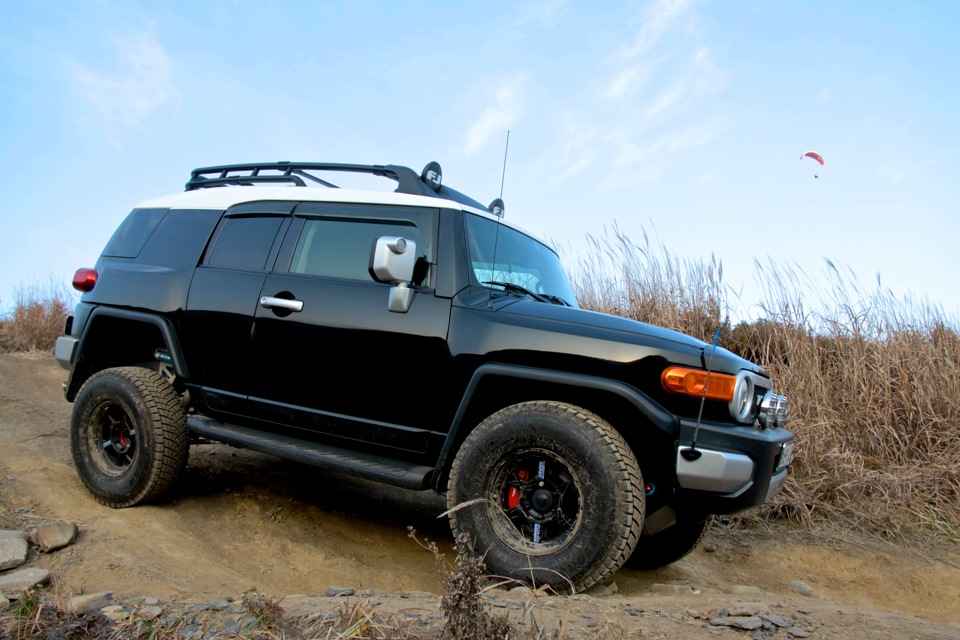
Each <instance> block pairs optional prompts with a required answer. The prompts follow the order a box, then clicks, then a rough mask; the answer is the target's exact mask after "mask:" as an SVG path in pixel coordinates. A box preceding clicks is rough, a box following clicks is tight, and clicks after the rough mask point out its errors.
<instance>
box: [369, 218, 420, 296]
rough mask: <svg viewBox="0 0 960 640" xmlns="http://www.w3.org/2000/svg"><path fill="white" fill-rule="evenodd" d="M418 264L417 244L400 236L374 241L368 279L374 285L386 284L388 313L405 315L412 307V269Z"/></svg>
mask: <svg viewBox="0 0 960 640" xmlns="http://www.w3.org/2000/svg"><path fill="white" fill-rule="evenodd" d="M416 264H417V243H416V242H414V241H413V240H407V239H406V238H401V237H399V236H382V237H380V238H377V241H376V243H375V244H374V245H373V252H372V253H371V254H370V275H372V276H373V279H374V280H376V281H377V282H389V283H391V284H393V287H391V288H390V299H389V301H388V304H387V307H388V308H389V309H390V311H395V312H397V313H406V312H407V311H409V310H410V305H411V304H412V303H413V294H414V290H413V289H411V288H410V282H411V281H412V280H413V269H414V267H415V266H416Z"/></svg>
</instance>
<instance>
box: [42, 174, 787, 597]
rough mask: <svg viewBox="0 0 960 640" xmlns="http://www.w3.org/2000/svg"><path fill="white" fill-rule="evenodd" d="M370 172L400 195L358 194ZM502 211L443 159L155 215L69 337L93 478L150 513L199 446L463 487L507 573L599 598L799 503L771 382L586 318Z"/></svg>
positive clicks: (129, 238) (95, 275)
mask: <svg viewBox="0 0 960 640" xmlns="http://www.w3.org/2000/svg"><path fill="white" fill-rule="evenodd" d="M351 174H366V176H367V177H368V178H369V177H370V176H378V177H380V178H381V179H383V178H386V179H390V180H392V181H393V182H394V183H396V184H395V186H396V190H395V191H394V192H389V191H368V190H357V189H340V188H336V184H335V183H334V182H333V181H334V180H337V181H340V180H338V178H336V177H331V176H340V177H341V178H345V177H346V176H348V175H351ZM308 184H309V186H312V187H315V188H308ZM388 184H392V183H388ZM503 210H504V207H503V202H502V201H500V200H499V199H497V200H495V201H494V202H493V203H492V204H491V205H490V206H489V207H487V206H483V205H482V204H481V203H479V202H477V201H476V200H473V199H472V198H469V197H467V196H466V195H464V194H462V193H459V192H457V191H454V190H453V189H450V188H449V187H447V186H446V185H444V184H442V178H441V171H440V167H439V165H437V164H436V163H430V164H429V165H427V167H426V168H425V169H424V170H423V172H421V173H420V174H417V173H416V172H415V171H413V170H411V169H409V168H406V167H401V166H394V165H385V166H383V165H372V166H368V165H345V164H322V163H287V162H281V163H264V164H248V165H229V166H220V167H208V168H202V169H196V170H195V171H193V172H192V174H191V178H190V180H189V182H187V184H186V191H185V192H182V193H178V194H175V195H170V196H166V197H162V198H157V199H155V200H148V201H146V202H143V203H141V204H139V205H137V206H136V207H135V208H134V209H133V211H132V212H131V213H130V214H129V215H128V216H127V217H126V219H125V220H124V221H123V222H122V223H121V224H120V226H119V227H118V228H117V230H116V232H115V233H114V234H113V236H112V238H111V239H110V241H109V242H108V243H107V245H106V248H105V249H104V250H103V253H102V254H101V256H100V258H99V260H98V261H97V263H96V266H95V268H92V269H80V270H78V271H77V273H76V275H75V277H74V282H73V284H74V287H76V288H77V289H79V290H80V291H82V292H83V295H82V297H81V299H80V302H79V304H78V305H77V307H76V309H75V312H74V314H73V315H72V316H71V317H69V318H68V319H67V322H66V327H65V335H64V336H63V337H61V338H60V339H59V340H58V341H57V345H56V357H57V360H58V361H59V362H60V364H61V365H62V366H63V367H64V368H66V369H68V370H69V372H70V373H69V377H68V379H67V380H66V381H65V382H64V391H65V395H66V398H67V400H68V401H71V402H74V407H73V413H72V418H71V424H70V442H71V449H72V455H73V460H74V463H75V465H76V468H77V471H78V473H79V476H80V478H81V480H82V481H83V483H84V484H85V485H86V487H87V489H88V490H89V491H90V493H92V494H93V496H94V497H95V498H96V499H97V500H98V501H100V502H101V503H103V504H105V505H107V506H110V507H129V506H133V505H138V504H141V503H144V502H148V501H152V500H156V499H158V498H160V497H161V496H162V495H163V494H164V493H166V492H167V490H168V489H170V488H171V486H172V485H173V484H174V483H175V482H176V481H177V478H178V476H179V475H180V474H181V473H182V472H183V470H184V468H185V466H186V464H187V453H188V448H189V446H190V445H191V444H197V443H203V442H209V441H216V442H221V443H226V444H229V445H233V446H237V447H246V448H250V449H254V450H257V451H261V452H266V453H269V454H274V455H277V456H280V457H282V458H286V459H290V460H296V461H299V462H302V463H307V464H311V465H317V466H319V467H325V468H329V469H337V470H340V471H343V472H348V473H350V474H355V475H357V476H362V477H366V478H372V479H375V480H379V481H382V482H386V483H390V484H393V485H398V486H401V487H406V488H409V489H417V490H428V489H429V490H434V491H438V492H445V493H446V499H447V504H448V505H449V507H450V521H451V525H452V528H453V531H454V532H455V533H456V534H460V533H462V534H465V535H466V537H467V539H468V540H469V541H470V543H471V544H472V545H473V548H474V549H475V550H476V552H478V553H481V554H484V557H485V561H486V564H487V568H488V570H489V571H491V572H492V573H495V574H499V575H506V576H513V577H515V578H518V579H522V580H526V581H528V582H536V583H539V584H544V583H547V584H551V585H554V586H556V587H557V588H569V587H570V586H573V587H574V588H576V589H583V588H586V587H589V586H591V585H593V584H595V583H597V582H600V581H603V580H605V579H607V578H608V576H610V574H611V573H612V572H614V571H616V570H617V569H618V568H619V567H621V566H622V565H623V564H624V563H626V562H628V560H629V561H630V564H631V565H632V566H637V567H646V568H652V567H658V566H662V565H665V564H668V563H670V562H673V561H675V560H677V559H678V558H680V557H682V556H683V555H685V554H686V553H688V552H689V551H690V550H691V549H693V548H694V546H695V545H696V544H697V543H698V541H699V540H700V537H701V535H702V533H703V531H704V527H705V522H706V520H707V519H708V517H709V516H710V515H711V514H730V513H735V512H738V511H742V510H744V509H747V508H750V507H754V506H756V505H759V504H762V503H763V502H764V501H766V500H768V499H769V498H770V497H771V496H773V495H774V494H775V493H776V492H777V491H778V490H780V488H781V487H782V485H783V483H784V480H785V478H786V475H787V471H788V466H789V464H790V458H791V455H792V451H793V446H794V439H793V436H792V435H791V433H790V432H789V431H786V430H784V429H783V428H782V427H783V423H784V420H785V419H786V413H787V401H786V398H784V397H783V396H781V395H778V394H776V393H775V392H774V390H773V385H772V383H771V380H770V378H769V376H768V375H767V373H766V372H765V371H764V370H763V369H762V368H761V367H759V366H757V365H756V364H753V363H751V362H749V361H746V360H744V359H742V358H740V357H737V356H736V355H734V354H732V353H730V352H729V351H726V350H724V349H722V348H717V346H716V342H714V344H713V345H710V344H707V343H704V342H701V341H700V340H696V339H694V338H691V337H689V336H686V335H683V334H680V333H677V332H675V331H670V330H667V329H664V328H660V327H656V326H651V325H648V324H644V323H642V322H636V321H632V320H627V319H624V318H619V317H613V316H609V315H604V314H601V313H596V312H591V311H587V310H584V309H580V308H578V306H577V300H576V296H575V295H574V291H573V290H572V289H571V285H570V283H569V281H568V280H567V277H566V275H565V274H564V271H563V268H562V267H561V264H560V260H559V258H558V256H557V254H556V253H555V252H554V251H553V250H552V249H551V248H550V247H548V246H547V245H546V244H544V243H542V242H540V241H539V240H537V239H536V238H534V237H533V236H532V235H530V234H528V233H527V232H525V231H523V230H521V229H520V228H518V227H516V226H514V225H513V224H511V223H509V222H507V221H505V220H504V219H503Z"/></svg>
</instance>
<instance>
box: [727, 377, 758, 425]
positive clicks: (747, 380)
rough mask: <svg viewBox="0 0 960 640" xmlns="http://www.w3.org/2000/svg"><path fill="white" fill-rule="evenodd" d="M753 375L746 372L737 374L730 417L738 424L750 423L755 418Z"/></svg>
mask: <svg viewBox="0 0 960 640" xmlns="http://www.w3.org/2000/svg"><path fill="white" fill-rule="evenodd" d="M753 388H754V387H753V375H751V374H750V373H748V372H746V371H741V372H740V373H738V374H737V382H736V384H735V385H734V387H733V399H732V400H731V401H730V416H731V417H732V418H733V419H734V420H736V421H737V422H750V420H751V419H752V418H753V397H754V396H753Z"/></svg>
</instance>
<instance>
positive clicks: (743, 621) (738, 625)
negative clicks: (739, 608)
mask: <svg viewBox="0 0 960 640" xmlns="http://www.w3.org/2000/svg"><path fill="white" fill-rule="evenodd" d="M710 624H712V625H713V626H715V627H721V626H722V627H733V628H734V629H743V630H744V631H753V630H754V629H759V628H761V627H762V626H763V620H761V619H760V618H758V617H757V616H728V617H725V618H711V619H710Z"/></svg>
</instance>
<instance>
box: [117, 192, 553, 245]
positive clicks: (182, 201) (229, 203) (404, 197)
mask: <svg viewBox="0 0 960 640" xmlns="http://www.w3.org/2000/svg"><path fill="white" fill-rule="evenodd" d="M285 200H289V201H293V202H347V203H356V204H386V205H399V206H407V207H432V208H434V209H458V210H462V211H469V212H470V213H476V214H480V215H483V216H485V217H487V218H489V219H491V220H499V221H500V222H502V223H503V224H506V225H507V226H509V227H513V228H514V229H516V230H517V231H520V232H521V233H524V234H526V235H528V236H531V237H534V238H535V237H537V236H536V235H535V234H532V233H530V232H528V231H526V230H525V229H522V228H520V227H518V226H517V225H514V224H511V223H510V222H508V221H507V220H506V219H504V218H497V217H496V216H494V215H493V214H492V213H490V212H489V211H487V210H485V209H478V208H476V207H471V206H469V205H465V204H460V203H459V202H456V201H454V200H447V199H446V198H431V197H428V196H418V195H411V194H407V193H394V192H392V191H367V190H359V189H329V188H321V187H316V188H315V187H261V186H229V187H207V188H204V189H194V190H193V191H181V192H178V193H172V194H170V195H166V196H160V197H159V198H151V199H149V200H144V201H143V202H140V203H138V204H137V205H136V207H135V208H136V209H213V210H217V211H222V210H225V209H229V208H230V207H233V206H235V205H238V204H245V203H248V202H264V201H274V202H276V201H285Z"/></svg>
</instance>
